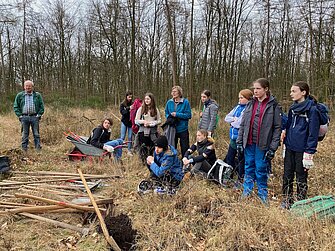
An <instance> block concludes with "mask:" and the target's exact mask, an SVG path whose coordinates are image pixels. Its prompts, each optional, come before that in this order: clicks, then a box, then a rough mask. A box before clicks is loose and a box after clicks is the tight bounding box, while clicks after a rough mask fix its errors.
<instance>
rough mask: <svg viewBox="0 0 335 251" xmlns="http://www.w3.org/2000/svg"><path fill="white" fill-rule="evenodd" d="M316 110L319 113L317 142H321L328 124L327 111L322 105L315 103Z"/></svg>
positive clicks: (326, 107)
mask: <svg viewBox="0 0 335 251" xmlns="http://www.w3.org/2000/svg"><path fill="white" fill-rule="evenodd" d="M316 108H317V110H318V113H319V120H320V129H319V137H318V141H322V140H323V139H324V138H325V137H326V134H327V132H328V126H329V122H330V118H329V109H328V106H326V105H325V104H324V103H320V102H317V103H316Z"/></svg>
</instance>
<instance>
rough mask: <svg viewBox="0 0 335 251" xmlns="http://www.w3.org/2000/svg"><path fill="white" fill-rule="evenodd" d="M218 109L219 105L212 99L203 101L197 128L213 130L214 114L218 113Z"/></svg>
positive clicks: (214, 124) (214, 125)
mask: <svg viewBox="0 0 335 251" xmlns="http://www.w3.org/2000/svg"><path fill="white" fill-rule="evenodd" d="M218 110H219V105H218V104H217V103H216V102H215V101H214V100H212V99H209V100H208V101H207V102H205V104H204V108H203V111H202V116H201V118H200V121H199V125H198V129H204V130H207V131H210V132H213V130H214V129H215V128H216V116H217V115H218Z"/></svg>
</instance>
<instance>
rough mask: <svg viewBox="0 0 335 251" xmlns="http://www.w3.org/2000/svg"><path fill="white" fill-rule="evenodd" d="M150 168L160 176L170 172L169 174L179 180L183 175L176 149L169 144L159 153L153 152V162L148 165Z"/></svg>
mask: <svg viewBox="0 0 335 251" xmlns="http://www.w3.org/2000/svg"><path fill="white" fill-rule="evenodd" d="M150 169H151V171H152V172H153V173H154V174H155V175H156V176H158V177H162V176H164V174H166V173H170V175H171V176H173V177H174V178H175V179H176V180H179V181H181V180H182V179H183V177H184V173H183V171H182V165H181V162H180V160H179V159H178V154H177V150H176V149H175V148H174V147H173V146H171V145H169V148H168V150H167V151H165V152H161V153H160V154H156V151H155V152H154V162H153V163H152V164H151V165H150Z"/></svg>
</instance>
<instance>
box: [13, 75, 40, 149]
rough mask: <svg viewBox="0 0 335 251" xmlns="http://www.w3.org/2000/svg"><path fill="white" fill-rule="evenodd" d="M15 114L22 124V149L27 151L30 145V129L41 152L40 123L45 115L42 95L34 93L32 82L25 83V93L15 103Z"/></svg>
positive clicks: (19, 95) (17, 97) (36, 146)
mask: <svg viewBox="0 0 335 251" xmlns="http://www.w3.org/2000/svg"><path fill="white" fill-rule="evenodd" d="M14 112H15V114H16V116H17V117H18V118H19V120H20V122H21V131H22V149H23V150H24V151H27V149H28V143H29V127H30V126H31V130H32V132H33V136H34V144H35V149H36V150H37V151H39V150H41V141H40V133H39V121H40V119H41V117H42V115H43V113H44V103H43V99H42V95H41V94H40V93H38V92H35V91H34V84H33V82H32V81H30V80H26V81H25V82H24V91H22V92H19V93H18V94H17V95H16V97H15V101H14Z"/></svg>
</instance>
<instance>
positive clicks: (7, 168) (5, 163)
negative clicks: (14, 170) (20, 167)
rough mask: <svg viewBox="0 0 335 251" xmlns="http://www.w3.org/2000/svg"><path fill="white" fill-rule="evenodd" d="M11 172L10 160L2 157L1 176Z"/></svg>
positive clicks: (0, 161)
mask: <svg viewBox="0 0 335 251" xmlns="http://www.w3.org/2000/svg"><path fill="white" fill-rule="evenodd" d="M9 171H10V160H9V158H8V157H7V156H0V174H5V173H7V172H9Z"/></svg>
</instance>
